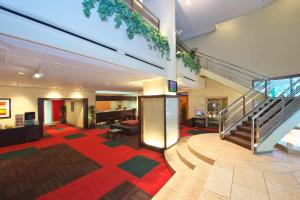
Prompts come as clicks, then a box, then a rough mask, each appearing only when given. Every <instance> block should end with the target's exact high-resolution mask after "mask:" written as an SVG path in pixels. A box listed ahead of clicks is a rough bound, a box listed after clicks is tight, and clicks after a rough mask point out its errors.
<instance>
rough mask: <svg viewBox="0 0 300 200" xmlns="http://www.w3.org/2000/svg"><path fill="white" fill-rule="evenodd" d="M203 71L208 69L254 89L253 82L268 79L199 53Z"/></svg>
mask: <svg viewBox="0 0 300 200" xmlns="http://www.w3.org/2000/svg"><path fill="white" fill-rule="evenodd" d="M197 56H198V59H199V61H200V65H201V67H202V69H206V70H208V71H210V72H213V73H215V74H217V75H219V76H222V77H224V78H226V79H228V80H231V81H233V82H235V83H238V84H240V85H243V86H245V87H247V88H252V81H253V80H256V79H266V78H268V77H267V76H266V75H263V74H260V73H257V72H254V71H251V70H249V69H246V68H243V67H240V66H237V65H235V64H232V63H229V62H227V61H224V60H222V59H219V58H215V57H212V56H209V55H206V54H204V53H201V52H197Z"/></svg>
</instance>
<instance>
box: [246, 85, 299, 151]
mask: <svg viewBox="0 0 300 200" xmlns="http://www.w3.org/2000/svg"><path fill="white" fill-rule="evenodd" d="M299 82H300V79H299V80H297V81H296V82H294V83H293V84H292V85H290V87H288V88H287V89H285V90H284V91H283V92H282V93H281V94H280V95H278V96H277V97H276V98H274V99H272V101H270V103H269V104H268V105H267V106H265V107H264V108H263V109H262V110H260V111H259V112H258V113H256V114H255V115H254V116H253V117H252V122H251V150H252V151H253V152H254V151H255V147H256V146H257V143H258V142H261V141H262V138H260V137H256V136H257V135H258V133H259V119H260V117H259V116H260V115H262V113H264V112H265V111H267V110H268V109H269V108H270V107H271V106H272V105H274V104H275V103H276V102H279V103H281V104H282V105H281V106H282V107H281V108H282V111H283V113H284V111H285V107H286V105H285V103H286V101H285V98H287V97H290V96H291V95H294V93H295V91H296V94H298V93H299V92H300V87H298V88H296V90H294V87H295V86H296V85H297V84H298V83H299ZM291 91H292V92H291ZM287 92H290V93H289V94H288V95H287V96H286V97H285V94H286V93H287ZM292 97H294V98H295V97H296V96H295V95H294V96H292ZM297 98H299V99H300V97H297ZM299 107H300V106H299ZM271 111H272V108H271V109H270V110H269V111H267V113H265V114H264V115H267V114H268V112H271ZM271 114H272V113H271ZM286 114H287V113H286ZM284 117H285V116H284ZM271 120H272V119H271ZM271 120H270V121H271ZM255 123H256V126H255ZM267 123H268V122H267ZM273 129H274V127H273ZM259 136H260V134H259ZM264 138H266V136H265V137H264ZM264 138H263V139H264Z"/></svg>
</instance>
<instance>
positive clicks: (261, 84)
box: [253, 81, 265, 93]
mask: <svg viewBox="0 0 300 200" xmlns="http://www.w3.org/2000/svg"><path fill="white" fill-rule="evenodd" d="M253 86H254V90H256V91H258V92H261V93H265V81H254V82H253Z"/></svg>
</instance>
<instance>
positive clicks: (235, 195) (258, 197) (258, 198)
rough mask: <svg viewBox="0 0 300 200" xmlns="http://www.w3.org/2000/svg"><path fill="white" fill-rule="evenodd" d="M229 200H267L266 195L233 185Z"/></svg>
mask: <svg viewBox="0 0 300 200" xmlns="http://www.w3.org/2000/svg"><path fill="white" fill-rule="evenodd" d="M231 200H269V197H268V194H267V193H266V192H265V193H263V192H258V191H255V190H251V189H249V188H247V187H243V186H240V185H236V184H233V185H232V191H231Z"/></svg>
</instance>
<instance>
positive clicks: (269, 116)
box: [220, 80, 300, 152]
mask: <svg viewBox="0 0 300 200" xmlns="http://www.w3.org/2000/svg"><path fill="white" fill-rule="evenodd" d="M299 82H300V80H298V81H296V82H295V83H294V84H292V85H291V86H290V87H289V88H287V89H286V90H284V91H283V92H282V93H280V94H279V95H278V96H277V97H276V98H270V97H269V95H270V91H271V90H272V86H268V87H265V86H266V85H270V84H268V83H267V82H266V81H261V82H260V83H258V85H256V86H255V88H256V90H253V89H251V90H249V91H248V92H247V93H246V94H244V95H243V96H242V97H240V98H239V99H237V100H236V101H235V102H234V103H233V104H231V105H230V106H228V107H227V108H225V109H224V110H222V111H221V112H220V134H221V136H222V138H224V139H227V140H228V141H230V142H232V143H235V144H237V145H239V146H242V147H245V148H247V149H251V150H252V151H253V152H258V149H259V146H260V145H262V144H263V143H264V142H265V140H266V139H267V138H270V137H272V134H273V132H274V131H275V130H277V129H278V128H280V127H281V126H282V125H283V124H284V123H285V122H286V121H287V120H288V119H289V118H290V117H292V116H293V115H294V114H295V113H296V112H297V111H299V109H300V98H299V95H300V87H299V86H297V85H298V84H299ZM296 86H297V87H296ZM262 92H263V93H264V94H263V93H262ZM282 130H284V129H282ZM277 134H278V133H277ZM281 134H284V133H281ZM277 137H278V136H277ZM274 139H275V138H274ZM274 139H273V140H274ZM276 142H278V141H276ZM268 143H270V144H269V146H270V145H271V146H272V143H274V141H269V142H268ZM271 146H270V147H268V149H271V148H272V147H271ZM264 149H265V147H264Z"/></svg>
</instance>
